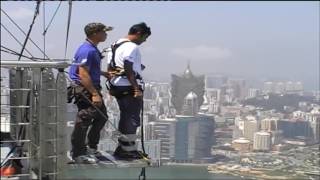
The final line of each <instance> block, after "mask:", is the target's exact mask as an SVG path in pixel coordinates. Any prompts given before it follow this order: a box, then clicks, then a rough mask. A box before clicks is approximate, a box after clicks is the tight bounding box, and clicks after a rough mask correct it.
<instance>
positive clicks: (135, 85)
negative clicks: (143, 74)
mask: <svg viewBox="0 0 320 180" xmlns="http://www.w3.org/2000/svg"><path fill="white" fill-rule="evenodd" d="M132 66H133V63H132V62H130V61H127V60H125V61H124V70H125V72H126V76H127V78H128V80H129V82H130V83H131V85H132V86H133V89H139V85H138V83H137V80H136V77H135V74H134V71H133V68H132Z"/></svg>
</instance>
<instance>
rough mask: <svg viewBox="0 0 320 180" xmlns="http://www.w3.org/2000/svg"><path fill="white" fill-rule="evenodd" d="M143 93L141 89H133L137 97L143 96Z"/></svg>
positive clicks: (134, 95)
mask: <svg viewBox="0 0 320 180" xmlns="http://www.w3.org/2000/svg"><path fill="white" fill-rule="evenodd" d="M142 96H143V93H142V91H141V90H140V89H134V90H133V97H135V98H142Z"/></svg>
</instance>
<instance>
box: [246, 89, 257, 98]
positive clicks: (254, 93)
mask: <svg viewBox="0 0 320 180" xmlns="http://www.w3.org/2000/svg"><path fill="white" fill-rule="evenodd" d="M259 95H260V89H255V88H250V89H249V91H248V96H247V98H255V97H257V96H259Z"/></svg>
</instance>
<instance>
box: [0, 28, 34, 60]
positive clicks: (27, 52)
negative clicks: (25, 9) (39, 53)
mask: <svg viewBox="0 0 320 180" xmlns="http://www.w3.org/2000/svg"><path fill="white" fill-rule="evenodd" d="M0 24H1V26H2V27H3V28H4V29H5V30H6V31H7V32H8V33H9V34H10V36H11V37H12V38H13V39H14V40H16V41H17V43H18V44H20V45H21V47H23V44H22V43H21V42H20V41H19V40H18V39H17V38H16V37H15V36H14V35H13V34H12V33H11V32H10V31H9V30H8V29H7V28H6V27H5V26H4V25H3V24H2V23H0ZM25 50H26V52H27V53H28V54H29V55H30V56H32V54H31V53H30V51H28V50H27V49H26V48H25ZM18 54H19V55H20V54H21V56H22V53H18Z"/></svg>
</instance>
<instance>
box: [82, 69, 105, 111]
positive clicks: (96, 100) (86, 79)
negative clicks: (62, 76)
mask: <svg viewBox="0 0 320 180" xmlns="http://www.w3.org/2000/svg"><path fill="white" fill-rule="evenodd" d="M79 76H80V82H81V84H82V85H83V86H84V88H86V90H88V91H89V92H90V94H91V95H92V97H91V100H92V103H93V104H94V105H97V106H100V105H101V104H102V99H101V96H100V95H99V93H98V91H97V90H96V88H94V86H93V84H92V80H91V77H90V75H89V71H88V68H87V67H86V66H79Z"/></svg>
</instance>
